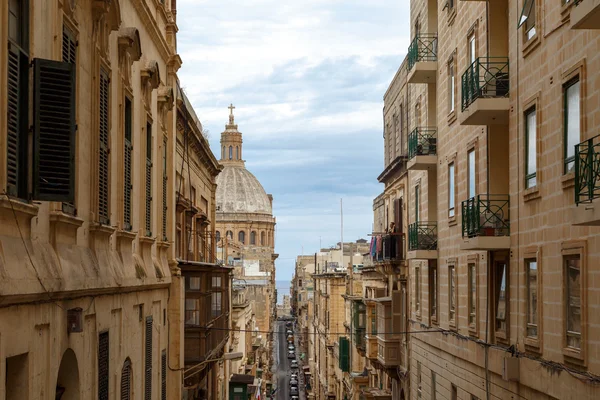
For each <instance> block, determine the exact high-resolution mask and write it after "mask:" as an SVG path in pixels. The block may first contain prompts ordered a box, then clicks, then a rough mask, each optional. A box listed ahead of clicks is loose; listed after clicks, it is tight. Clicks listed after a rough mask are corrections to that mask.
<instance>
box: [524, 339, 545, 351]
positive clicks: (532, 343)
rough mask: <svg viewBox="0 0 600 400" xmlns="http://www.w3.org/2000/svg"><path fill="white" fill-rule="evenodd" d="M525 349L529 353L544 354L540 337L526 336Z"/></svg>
mask: <svg viewBox="0 0 600 400" xmlns="http://www.w3.org/2000/svg"><path fill="white" fill-rule="evenodd" d="M525 350H526V351H527V352H529V353H533V354H537V355H540V354H542V350H541V347H540V340H539V338H531V337H526V338H525Z"/></svg>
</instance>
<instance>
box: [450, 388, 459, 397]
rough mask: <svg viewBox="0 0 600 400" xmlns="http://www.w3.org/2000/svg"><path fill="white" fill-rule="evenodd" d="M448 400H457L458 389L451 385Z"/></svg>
mask: <svg viewBox="0 0 600 400" xmlns="http://www.w3.org/2000/svg"><path fill="white" fill-rule="evenodd" d="M450 392H451V393H450V400H458V388H457V387H456V386H455V385H454V384H452V385H451V390H450Z"/></svg>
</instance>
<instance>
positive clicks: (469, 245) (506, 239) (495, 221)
mask: <svg viewBox="0 0 600 400" xmlns="http://www.w3.org/2000/svg"><path fill="white" fill-rule="evenodd" d="M509 212H510V200H509V196H508V195H505V194H480V195H477V196H475V197H471V198H470V199H468V200H465V201H463V202H462V237H463V243H462V244H461V246H460V248H461V249H462V250H499V249H509V248H510V215H509Z"/></svg>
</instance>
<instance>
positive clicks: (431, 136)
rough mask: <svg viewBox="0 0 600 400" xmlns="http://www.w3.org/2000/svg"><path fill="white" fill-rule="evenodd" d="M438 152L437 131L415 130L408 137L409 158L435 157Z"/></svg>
mask: <svg viewBox="0 0 600 400" xmlns="http://www.w3.org/2000/svg"><path fill="white" fill-rule="evenodd" d="M436 152H437V129H435V128H415V129H413V131H412V132H411V133H410V134H409V135H408V158H409V159H412V158H415V157H416V156H434V155H436Z"/></svg>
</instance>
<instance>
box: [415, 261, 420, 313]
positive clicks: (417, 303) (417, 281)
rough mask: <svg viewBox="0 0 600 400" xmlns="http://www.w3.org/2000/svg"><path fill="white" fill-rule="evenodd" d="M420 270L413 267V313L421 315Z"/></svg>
mask: <svg viewBox="0 0 600 400" xmlns="http://www.w3.org/2000/svg"><path fill="white" fill-rule="evenodd" d="M420 272H421V269H420V268H419V267H415V311H416V312H417V315H421V273H420Z"/></svg>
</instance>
